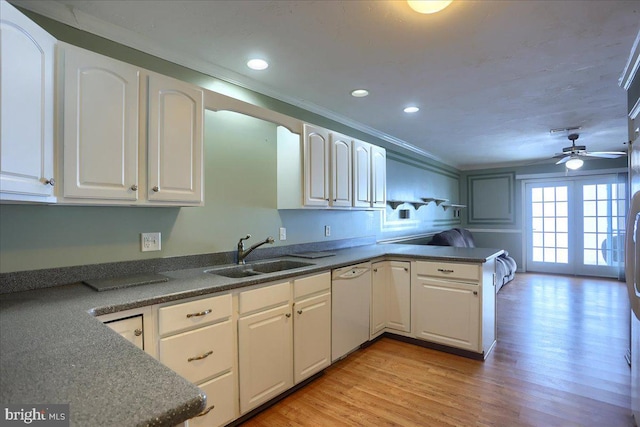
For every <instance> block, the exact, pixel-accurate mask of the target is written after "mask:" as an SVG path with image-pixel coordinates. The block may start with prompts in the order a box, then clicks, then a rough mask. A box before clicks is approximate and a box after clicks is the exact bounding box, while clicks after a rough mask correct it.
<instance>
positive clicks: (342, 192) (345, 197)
mask: <svg viewBox="0 0 640 427" xmlns="http://www.w3.org/2000/svg"><path fill="white" fill-rule="evenodd" d="M351 154H352V149H351V139H349V138H348V137H346V136H344V135H339V134H336V133H332V134H331V203H330V204H331V206H334V207H351V203H352V201H351V200H352V196H351V194H352V183H351V182H352V173H351V168H352V160H351Z"/></svg>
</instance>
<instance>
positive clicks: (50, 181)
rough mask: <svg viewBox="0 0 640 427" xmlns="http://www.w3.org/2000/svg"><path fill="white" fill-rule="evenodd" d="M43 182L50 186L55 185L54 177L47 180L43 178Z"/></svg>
mask: <svg viewBox="0 0 640 427" xmlns="http://www.w3.org/2000/svg"><path fill="white" fill-rule="evenodd" d="M44 184H45V185H47V184H49V185H50V186H52V187H55V185H56V180H55V179H53V178H49V179H47V180H45V181H44Z"/></svg>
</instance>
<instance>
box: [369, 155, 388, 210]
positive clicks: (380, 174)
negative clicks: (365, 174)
mask: <svg viewBox="0 0 640 427" xmlns="http://www.w3.org/2000/svg"><path fill="white" fill-rule="evenodd" d="M386 204H387V151H386V150H385V149H384V148H382V147H378V146H376V145H372V146H371V207H373V208H384V207H385V206H386Z"/></svg>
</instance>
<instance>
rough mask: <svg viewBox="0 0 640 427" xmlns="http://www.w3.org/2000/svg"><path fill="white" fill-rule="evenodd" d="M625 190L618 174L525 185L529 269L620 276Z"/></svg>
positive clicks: (546, 271) (622, 256)
mask: <svg viewBox="0 0 640 427" xmlns="http://www.w3.org/2000/svg"><path fill="white" fill-rule="evenodd" d="M625 191H626V183H625V181H624V180H619V179H618V177H617V176H616V175H603V176H591V177H582V178H567V179H560V180H558V179H555V180H553V181H535V182H534V181H531V182H527V183H526V184H525V193H526V195H525V203H526V209H525V211H526V218H525V222H526V236H527V242H526V252H527V270H528V271H537V272H545V273H559V274H576V275H584V276H602V277H618V274H619V271H620V270H621V269H622V268H623V267H624V264H623V263H624V261H623V258H624V254H623V252H622V251H623V246H624V227H625V214H626V202H625V194H626V193H625Z"/></svg>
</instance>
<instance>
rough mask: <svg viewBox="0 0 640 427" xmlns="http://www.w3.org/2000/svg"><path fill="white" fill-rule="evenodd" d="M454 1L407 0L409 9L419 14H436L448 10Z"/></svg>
mask: <svg viewBox="0 0 640 427" xmlns="http://www.w3.org/2000/svg"><path fill="white" fill-rule="evenodd" d="M452 1H453V0H407V3H408V4H409V7H410V8H411V9H413V10H415V11H416V12H418V13H436V12H440V11H441V10H442V9H444V8H446V7H447V6H449V5H450V4H451V2H452Z"/></svg>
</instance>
